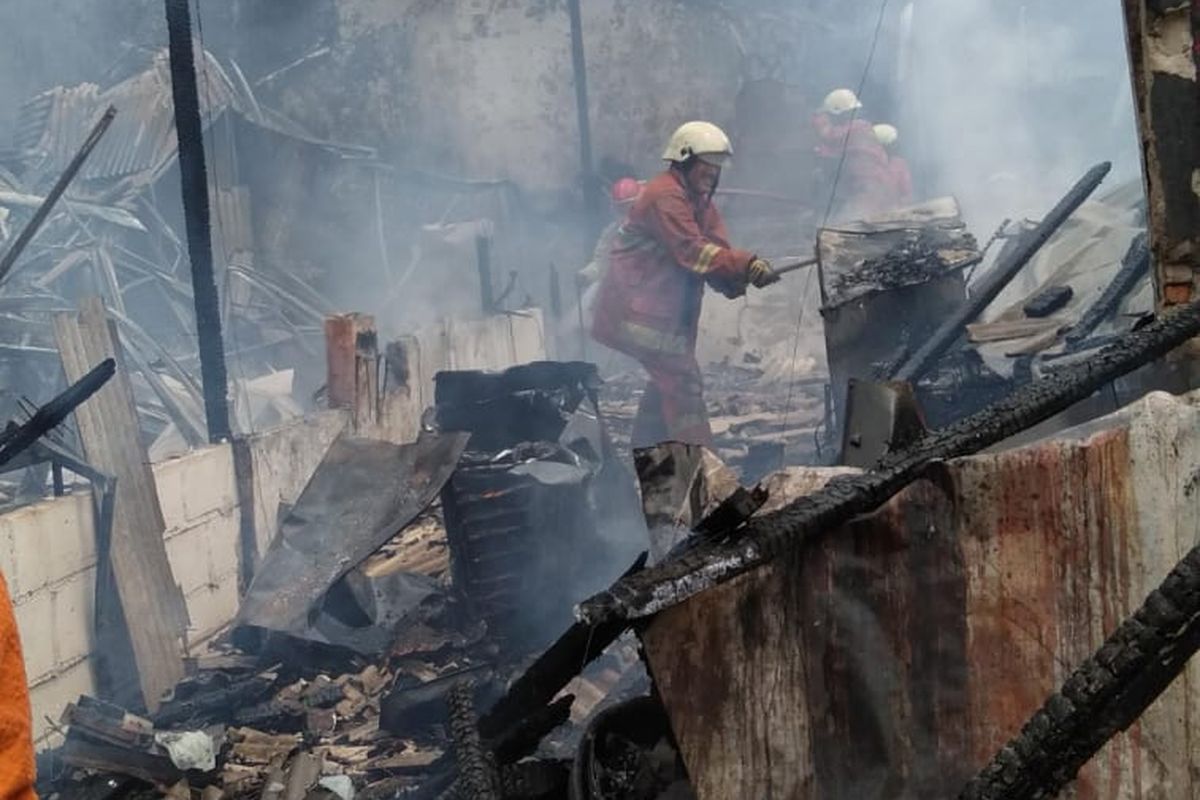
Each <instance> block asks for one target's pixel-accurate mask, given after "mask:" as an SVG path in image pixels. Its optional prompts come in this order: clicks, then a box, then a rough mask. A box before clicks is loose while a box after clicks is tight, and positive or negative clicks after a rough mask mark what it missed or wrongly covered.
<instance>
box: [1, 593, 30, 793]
mask: <svg viewBox="0 0 1200 800" xmlns="http://www.w3.org/2000/svg"><path fill="white" fill-rule="evenodd" d="M33 781H34V762H33V720H32V717H31V712H30V708H29V684H28V683H27V682H26V680H25V659H24V657H23V656H22V655H21V636H20V633H19V631H18V630H17V620H16V618H15V617H14V616H13V608H12V600H11V599H10V598H9V596H8V584H7V583H6V582H5V580H4V576H3V575H0V800H37V794H36V793H35V792H34V790H33Z"/></svg>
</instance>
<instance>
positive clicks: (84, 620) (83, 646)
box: [50, 569, 96, 669]
mask: <svg viewBox="0 0 1200 800" xmlns="http://www.w3.org/2000/svg"><path fill="white" fill-rule="evenodd" d="M50 594H51V597H52V598H53V602H52V605H51V609H52V612H53V616H52V618H51V620H52V621H51V625H52V626H53V633H54V667H55V669H62V668H64V667H65V666H66V665H68V664H71V663H73V662H75V661H78V660H79V659H81V658H85V657H86V656H88V655H89V654H90V653H91V652H92V648H93V647H94V646H95V641H94V637H93V626H92V620H93V618H94V617H95V613H94V608H95V595H96V571H95V569H89V570H88V571H86V572H80V573H77V574H75V575H74V576H72V577H71V578H70V579H68V580H67V581H66V582H65V583H61V584H58V585H56V586H55V587H54V589H53V590H52V591H51V593H50Z"/></svg>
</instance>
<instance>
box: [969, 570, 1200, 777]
mask: <svg viewBox="0 0 1200 800" xmlns="http://www.w3.org/2000/svg"><path fill="white" fill-rule="evenodd" d="M1197 649H1200V547H1196V548H1193V549H1192V550H1191V551H1190V552H1189V553H1188V554H1187V555H1186V556H1184V558H1183V560H1182V561H1180V562H1179V563H1178V564H1177V565H1176V566H1175V568H1174V569H1173V570H1171V572H1170V574H1168V575H1167V577H1166V579H1165V580H1164V581H1163V582H1162V583H1161V584H1159V586H1158V588H1157V589H1155V590H1154V591H1153V592H1151V593H1150V595H1149V596H1148V597H1147V598H1146V601H1145V602H1144V603H1143V604H1142V607H1141V608H1139V609H1138V610H1137V611H1136V612H1134V614H1133V616H1131V617H1129V618H1128V619H1127V620H1125V622H1123V623H1122V624H1121V626H1120V627H1119V628H1117V630H1116V631H1115V632H1114V633H1113V634H1112V635H1111V636H1110V637H1108V639H1107V640H1106V641H1105V642H1104V644H1103V645H1102V646H1101V647H1100V649H1099V650H1097V651H1096V652H1095V653H1094V654H1093V655H1092V656H1091V657H1090V658H1088V659H1087V660H1086V661H1084V662H1083V663H1082V664H1081V665H1080V666H1079V667H1078V668H1077V669H1076V670H1075V671H1074V672H1072V673H1071V675H1070V677H1068V678H1067V680H1066V681H1065V682H1064V683H1063V686H1062V690H1061V691H1060V692H1058V693H1056V694H1054V695H1051V697H1050V698H1049V699H1048V700H1047V701H1046V703H1045V705H1043V706H1042V707H1041V708H1040V709H1039V710H1038V711H1037V713H1035V714H1034V715H1033V716H1032V717H1031V718H1030V719H1029V721H1028V722H1027V723H1026V724H1025V726H1024V727H1023V728H1022V729H1021V732H1020V733H1019V734H1017V736H1016V737H1014V738H1013V739H1012V740H1011V741H1010V742H1009V743H1008V744H1007V745H1005V746H1004V747H1003V748H1002V749H1001V750H1000V752H998V753H997V754H996V756H995V757H994V758H993V759H992V761H991V763H989V764H988V765H987V766H986V767H984V768H983V770H982V771H980V773H979V774H978V775H977V776H976V777H975V778H974V779H972V780H971V782H970V783H968V784H967V786H966V788H965V789H963V791H962V793H961V794H960V795H959V798H960V800H1034V798H1044V797H1056V796H1058V793H1059V791H1061V790H1062V789H1063V788H1064V787H1065V786H1066V785H1067V784H1068V783H1070V782H1071V781H1072V780H1074V778H1075V776H1076V774H1077V773H1078V772H1079V769H1080V767H1082V766H1083V765H1084V764H1086V763H1087V762H1088V760H1090V759H1091V758H1092V756H1094V755H1095V754H1096V752H1097V751H1098V750H1099V749H1100V748H1101V747H1103V746H1104V744H1105V743H1106V742H1107V741H1108V740H1109V739H1111V738H1112V737H1113V736H1114V735H1115V734H1116V733H1118V732H1119V731H1122V730H1125V729H1126V728H1128V727H1129V726H1130V725H1131V724H1133V723H1134V722H1135V721H1137V719H1138V717H1140V716H1141V715H1142V712H1143V711H1145V710H1146V708H1147V707H1148V706H1149V705H1150V704H1151V703H1152V702H1154V700H1155V698H1157V697H1158V696H1159V695H1160V694H1162V692H1163V691H1164V690H1165V689H1166V688H1167V686H1169V685H1170V684H1171V682H1172V681H1173V680H1174V679H1175V678H1176V677H1177V676H1178V675H1179V674H1180V673H1181V672H1182V671H1183V669H1184V667H1185V666H1186V665H1187V662H1188V659H1190V658H1191V657H1192V656H1193V655H1194V654H1195V652H1196V650H1197Z"/></svg>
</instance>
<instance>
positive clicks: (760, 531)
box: [576, 300, 1200, 625]
mask: <svg viewBox="0 0 1200 800" xmlns="http://www.w3.org/2000/svg"><path fill="white" fill-rule="evenodd" d="M1197 335H1200V300H1198V301H1193V302H1192V303H1189V304H1187V305H1185V306H1180V307H1177V308H1176V309H1172V310H1171V311H1170V312H1168V313H1167V314H1165V315H1164V316H1163V317H1162V318H1161V319H1159V320H1156V321H1155V322H1153V323H1151V324H1150V325H1147V326H1146V327H1144V328H1142V329H1140V330H1138V331H1134V332H1132V333H1130V334H1128V335H1126V336H1125V337H1124V338H1123V339H1122V340H1121V341H1119V342H1116V343H1114V344H1111V345H1109V346H1107V347H1105V348H1103V349H1102V350H1100V351H1099V352H1097V353H1096V355H1095V356H1094V357H1092V358H1090V359H1088V360H1087V361H1083V362H1081V363H1078V364H1075V365H1072V366H1070V367H1067V368H1064V369H1063V370H1062V371H1060V372H1057V373H1055V374H1054V375H1053V376H1051V377H1048V378H1044V379H1042V380H1039V381H1035V382H1033V383H1029V384H1026V385H1024V386H1022V387H1021V388H1019V389H1018V390H1016V391H1015V392H1013V393H1012V394H1011V395H1009V396H1008V397H1006V398H1005V399H1003V400H1001V401H999V402H998V403H995V404H993V405H992V406H990V407H988V408H985V409H984V410H982V411H980V412H978V413H976V414H973V415H971V416H970V417H967V418H965V419H963V420H960V421H959V422H956V423H955V424H953V425H950V426H948V427H946V428H942V429H940V430H936V431H932V432H930V433H929V434H927V435H926V436H924V437H923V438H922V439H920V440H919V441H917V442H916V443H915V444H914V445H913V446H911V447H909V448H907V449H905V450H901V451H898V452H896V453H893V454H891V455H889V456H888V457H887V458H885V459H884V460H883V461H881V462H880V464H879V466H878V467H877V469H875V470H873V471H871V472H864V473H862V474H859V475H848V476H843V477H839V478H837V479H835V480H833V481H830V483H829V484H828V485H827V486H826V487H825V488H824V489H823V490H821V491H819V492H815V493H814V494H811V495H808V496H806V497H802V498H799V499H798V500H796V501H794V502H792V503H790V504H788V505H787V506H785V507H784V508H782V509H780V510H779V511H776V512H773V513H771V514H766V515H764V516H762V517H759V518H756V519H752V520H751V521H750V523H749V524H748V525H747V526H746V528H745V531H744V533H743V535H741V536H739V537H738V538H737V539H736V540H735V541H734V542H732V543H730V544H728V545H724V546H715V547H714V546H708V547H701V548H699V549H697V550H695V551H693V552H690V553H687V554H685V555H684V556H682V557H680V558H677V559H674V560H671V561H668V562H666V563H663V564H661V565H658V566H655V567H653V568H651V569H648V570H645V571H643V572H641V573H638V574H636V575H631V576H628V577H626V578H623V579H621V580H619V581H618V582H617V583H616V584H614V585H613V586H612V587H610V588H609V589H608V590H607V591H605V592H601V593H600V594H598V595H596V596H594V597H592V598H590V599H588V600H586V601H584V602H583V603H581V604H580V605H579V607H578V608H577V609H576V617H577V618H578V619H579V620H580V622H581V623H583V624H586V625H601V624H608V623H613V622H614V621H615V620H622V619H624V620H630V619H638V618H641V617H646V616H649V615H651V614H654V613H656V612H658V611H661V610H663V609H665V608H669V607H671V606H673V605H676V604H678V603H681V602H683V601H684V600H686V599H687V598H689V597H691V596H693V595H695V594H697V593H699V592H702V591H704V590H706V589H709V588H711V587H713V586H716V585H718V584H720V583H723V582H725V581H728V580H730V579H732V578H734V577H736V576H738V575H741V574H743V573H745V572H748V571H749V570H751V569H754V568H755V567H757V566H759V565H760V564H763V563H765V562H767V561H769V560H771V559H772V558H774V557H775V556H776V555H778V554H779V553H781V552H782V551H784V550H785V549H788V548H791V547H795V546H797V545H799V544H800V543H801V542H803V541H804V540H806V539H808V538H810V537H813V536H816V535H819V534H821V533H823V532H826V531H829V530H833V529H834V528H836V527H837V526H838V525H840V524H842V523H844V522H846V521H847V520H849V519H851V518H852V517H854V516H857V515H858V514H862V513H865V512H868V511H871V510H873V509H875V508H878V507H879V506H880V505H882V504H883V503H885V502H886V501H887V500H888V499H889V498H891V497H892V496H893V495H895V494H896V493H897V492H899V491H900V490H901V489H903V488H904V487H905V486H907V485H908V484H909V483H912V482H913V481H914V480H916V479H917V478H918V477H919V476H920V475H921V473H922V472H923V471H924V470H925V469H926V468H927V467H928V466H929V465H930V464H932V463H934V462H936V461H941V460H945V459H949V458H957V457H959V456H965V455H970V454H972V453H977V452H979V451H980V450H982V449H984V448H986V447H989V446H991V445H993V444H996V443H997V442H1001V441H1003V440H1004V439H1007V438H1008V437H1010V436H1013V435H1015V434H1017V433H1020V432H1021V431H1024V430H1027V429H1028V428H1030V427H1032V426H1034V425H1036V424H1038V423H1039V422H1042V421H1044V420H1046V419H1049V418H1050V417H1052V416H1054V415H1055V414H1057V413H1059V412H1061V411H1064V410H1066V409H1067V408H1070V407H1071V406H1072V405H1074V404H1075V403H1077V402H1079V401H1080V400H1083V399H1085V398H1087V397H1089V396H1090V395H1092V394H1093V393H1094V392H1096V391H1097V390H1099V389H1100V388H1102V387H1103V386H1105V385H1107V384H1108V383H1110V382H1111V381H1113V380H1114V379H1116V378H1119V377H1121V376H1122V375H1125V374H1127V373H1129V372H1132V371H1133V370H1135V369H1137V368H1138V367H1141V366H1143V365H1144V364H1147V363H1149V362H1150V361H1153V360H1154V359H1156V358H1159V357H1161V356H1163V355H1166V354H1167V353H1169V352H1170V351H1171V350H1173V349H1174V348H1176V347H1178V346H1179V345H1181V344H1183V343H1184V342H1186V341H1188V340H1189V339H1191V338H1192V337H1194V336H1197Z"/></svg>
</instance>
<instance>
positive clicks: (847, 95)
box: [821, 89, 862, 114]
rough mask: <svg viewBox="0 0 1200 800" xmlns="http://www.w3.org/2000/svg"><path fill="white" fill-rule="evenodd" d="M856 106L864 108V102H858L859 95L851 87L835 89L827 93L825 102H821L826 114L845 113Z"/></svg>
mask: <svg viewBox="0 0 1200 800" xmlns="http://www.w3.org/2000/svg"><path fill="white" fill-rule="evenodd" d="M856 108H862V103H860V102H858V95H856V94H855V93H854V92H852V91H850V90H849V89H834V90H833V91H832V92H830V93H829V94H827V95H825V102H823V103H821V110H822V111H824V112H825V113H826V114H845V113H846V112H847V111H853V110H854V109H856Z"/></svg>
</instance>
